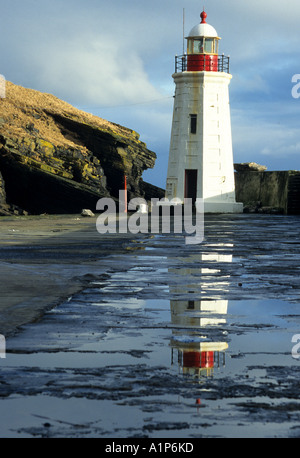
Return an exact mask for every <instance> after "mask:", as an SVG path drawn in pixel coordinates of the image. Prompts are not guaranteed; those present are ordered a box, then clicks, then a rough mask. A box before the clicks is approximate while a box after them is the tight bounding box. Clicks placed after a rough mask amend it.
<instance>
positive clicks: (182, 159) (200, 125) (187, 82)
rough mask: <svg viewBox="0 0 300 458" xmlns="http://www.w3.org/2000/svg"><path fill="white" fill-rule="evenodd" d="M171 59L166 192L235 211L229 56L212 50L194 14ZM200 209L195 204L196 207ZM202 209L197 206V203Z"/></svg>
mask: <svg viewBox="0 0 300 458" xmlns="http://www.w3.org/2000/svg"><path fill="white" fill-rule="evenodd" d="M200 17H201V23H200V24H198V25H196V26H195V27H193V29H192V30H191V31H190V33H189V35H188V37H186V39H187V53H186V54H184V55H182V56H176V58H175V73H174V74H173V75H172V77H173V79H174V82H175V86H176V89H175V97H174V109H173V121H172V131H171V142H170V151H169V163H168V172H167V183H166V197H167V198H168V199H175V198H176V201H177V202H181V203H182V204H184V202H185V201H186V200H185V199H191V200H192V202H193V204H194V205H195V206H196V208H197V201H198V203H199V202H200V201H201V202H203V203H204V212H205V213H240V212H242V211H243V204H242V203H237V202H236V200H235V183H234V167H233V152H232V136H231V119H230V106H229V83H230V81H231V78H232V75H231V74H230V73H229V57H227V56H224V54H222V55H219V54H218V48H219V41H220V37H219V36H218V34H217V32H216V30H215V28H214V27H212V26H211V25H209V24H208V23H207V22H206V18H207V14H206V12H205V11H203V12H202V13H201V15H200ZM199 208H200V206H199ZM201 208H203V206H201Z"/></svg>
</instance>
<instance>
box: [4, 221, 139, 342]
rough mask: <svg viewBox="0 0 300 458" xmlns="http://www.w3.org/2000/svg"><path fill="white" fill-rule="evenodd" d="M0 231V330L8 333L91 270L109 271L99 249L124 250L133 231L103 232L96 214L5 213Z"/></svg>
mask: <svg viewBox="0 0 300 458" xmlns="http://www.w3.org/2000/svg"><path fill="white" fill-rule="evenodd" d="M0 237H1V242H0V291H1V293H0V294H1V295H0V297H1V301H0V334H2V335H4V336H6V337H7V336H9V335H11V334H12V333H14V332H15V331H16V330H17V329H18V328H19V327H20V326H22V325H24V324H27V323H29V322H32V321H35V320H38V319H39V318H40V317H41V316H42V315H43V313H44V311H45V310H47V309H48V308H51V307H53V306H54V305H56V304H57V303H59V302H61V301H62V300H64V299H66V298H68V297H70V296H71V295H72V294H74V293H76V292H78V291H80V290H81V289H82V288H83V287H84V285H85V283H86V278H87V277H86V275H89V276H90V275H92V274H93V273H94V274H97V276H98V277H99V275H101V273H102V272H103V274H105V272H104V269H103V268H102V267H101V265H99V254H100V255H101V256H107V255H108V254H109V253H111V252H112V251H114V252H115V253H116V252H118V250H120V251H123V250H124V249H125V246H126V243H128V242H129V241H130V239H131V238H132V235H130V234H129V235H127V234H125V235H122V236H119V235H118V236H116V235H113V236H109V235H105V236H103V235H100V234H99V233H98V232H97V230H96V217H92V218H84V217H82V216H81V215H51V216H50V215H43V216H28V217H17V216H16V217H2V218H1V219H0ZM97 261H98V262H97ZM89 278H90V277H89Z"/></svg>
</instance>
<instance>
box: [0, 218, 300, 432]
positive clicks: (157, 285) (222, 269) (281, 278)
mask: <svg viewBox="0 0 300 458" xmlns="http://www.w3.org/2000/svg"><path fill="white" fill-rule="evenodd" d="M16 224H17V223H16V222H10V226H9V225H7V228H8V227H10V231H12V230H13V228H14V227H15V228H16V229H14V230H15V233H11V232H8V231H7V232H6V235H5V229H3V226H2V231H3V237H2V244H1V247H0V259H1V266H0V267H1V273H2V282H3V273H4V272H5V269H6V268H7V269H8V270H7V272H10V273H11V276H10V278H11V284H10V287H9V285H8V286H7V289H6V293H5V294H6V295H5V294H4V293H2V298H3V301H4V302H5V303H6V307H2V308H1V321H0V324H1V326H2V330H0V332H1V333H2V334H3V335H5V334H6V332H7V338H6V358H5V359H4V358H1V359H0V365H1V371H0V394H1V398H0V406H1V413H2V415H1V420H0V436H1V437H70V438H72V437H106V438H116V437H118V438H129V437H131V438H133V437H135V438H139V437H148V438H201V437H298V436H299V434H300V417H299V412H300V402H299V384H300V382H299V380H300V348H299V349H298V345H297V344H298V342H299V341H300V322H299V318H300V308H299V305H300V282H299V273H300V266H299V258H300V219H299V217H297V216H278V215H273V216H272V215H234V216H232V215H221V216H220V215H214V216H206V217H205V239H204V241H203V243H201V244H199V245H186V244H185V238H184V236H183V235H181V234H157V235H155V234H145V235H141V234H138V235H136V236H133V235H130V234H127V235H124V236H123V237H121V236H116V237H114V236H113V235H111V236H107V237H105V236H100V235H99V234H97V232H96V229H95V224H94V222H90V221H89V222H88V223H86V222H84V223H81V224H84V227H80V228H79V230H78V231H76V232H74V231H70V230H69V229H70V224H71V220H69V222H68V224H66V223H64V224H62V223H61V222H60V223H58V222H56V223H55V225H54V226H53V227H52V229H51V231H55V232H53V236H51V237H49V227H48V232H47V233H46V232H44V233H43V232H42V229H41V226H39V224H40V223H38V224H37V222H36V223H35V227H36V228H37V229H36V233H35V234H32V231H31V232H30V233H28V234H27V238H26V237H25V236H24V230H25V229H24V228H21V227H19V228H17V225H16ZM18 224H19V223H18ZM48 224H50V221H48ZM51 224H53V222H52V223H51ZM17 231H19V233H18V232H17ZM18 234H19V235H18ZM30 234H31V235H30ZM22 270H23V272H24V277H22V276H20V275H21V274H20V272H22ZM45 277H46V279H47V277H48V282H47V281H46V280H45ZM7 278H8V277H7ZM20 278H24V281H23V284H22V281H21V282H20ZM34 278H36V279H37V282H36V290H35V293H33V291H34V288H33V287H32V288H31V290H30V291H29V292H28V291H27V293H26V284H27V285H30V284H31V285H33V284H34ZM39 278H40V290H39V288H38V279H39ZM43 278H44V283H43V280H42V279H43ZM12 279H14V281H16V280H17V279H19V280H18V281H19V288H16V283H15V282H14V283H13V280H12ZM29 279H31V280H30V281H31V283H30V282H29ZM28 282H29V283H28ZM43 288H47V289H46V290H45V289H43ZM55 288H57V290H56V291H54V290H55ZM3 291H4V290H3ZM11 291H15V296H13V295H12V293H11ZM22 291H23V292H24V301H23V302H22V300H20V299H18V298H19V297H20V295H22V294H23V293H22ZM43 291H46V295H45V296H46V297H45V296H44V302H43V304H42V305H41V306H40V307H39V306H36V307H35V308H34V310H33V311H32V310H31V315H26V310H27V311H28V307H29V309H30V303H32V301H33V302H34V301H36V302H37V303H38V302H39V299H38V298H41V297H42V296H43ZM63 293H64V294H63ZM26 294H27V296H26ZM30 294H31V296H30ZM59 297H65V299H64V300H59ZM12 298H13V299H14V305H13V306H11V307H9V303H10V301H11V300H12ZM54 298H55V300H56V306H54V303H53V302H52V300H53V299H54ZM50 299H51V300H50ZM26 301H27V302H26ZM49 302H51V303H52V306H51V307H49V309H48V310H46V312H45V313H43V312H42V310H44V309H45V307H46V305H47V303H49ZM18 310H22V311H23V320H21V321H18V320H17V319H16V318H15V316H16V314H17V313H18ZM33 316H34V317H35V318H34V322H31V323H29V322H28V321H33V318H32V317H33ZM29 317H30V320H29ZM16 326H17V332H16ZM298 353H299V354H298Z"/></svg>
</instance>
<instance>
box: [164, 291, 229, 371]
mask: <svg viewBox="0 0 300 458" xmlns="http://www.w3.org/2000/svg"><path fill="white" fill-rule="evenodd" d="M227 305H228V301H225V300H222V301H218V300H217V301H171V321H172V325H175V326H176V327H177V326H178V328H181V329H178V331H177V330H176V329H175V330H174V331H173V338H172V341H171V345H172V347H173V348H177V350H178V363H179V366H180V367H181V369H182V372H183V373H184V374H192V375H199V376H200V375H212V374H213V368H214V367H215V366H216V365H217V366H219V365H220V363H223V364H225V354H224V351H225V350H226V349H227V348H228V344H227V343H226V342H224V341H223V342H222V341H217V340H216V341H215V339H213V340H210V339H208V338H207V336H206V335H203V334H204V331H205V328H208V327H212V326H213V327H215V326H216V327H217V326H218V325H221V324H222V323H225V321H226V320H225V318H224V317H223V316H224V315H226V313H227ZM199 331H203V334H202V333H200V332H199ZM220 340H221V336H220ZM220 353H222V355H221V357H220Z"/></svg>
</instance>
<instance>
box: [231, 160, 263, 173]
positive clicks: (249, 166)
mask: <svg viewBox="0 0 300 458" xmlns="http://www.w3.org/2000/svg"><path fill="white" fill-rule="evenodd" d="M234 168H235V170H236V171H237V172H250V171H253V172H264V171H265V170H267V167H266V166H265V165H259V164H256V163H255V162H244V163H242V164H234Z"/></svg>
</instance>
